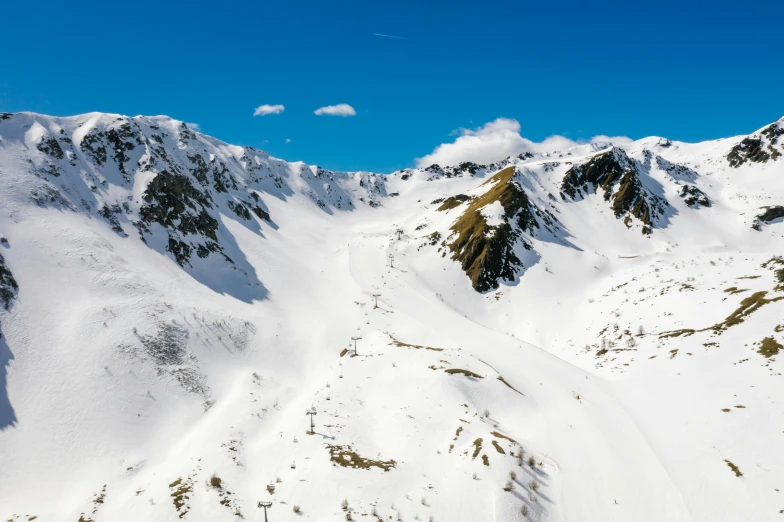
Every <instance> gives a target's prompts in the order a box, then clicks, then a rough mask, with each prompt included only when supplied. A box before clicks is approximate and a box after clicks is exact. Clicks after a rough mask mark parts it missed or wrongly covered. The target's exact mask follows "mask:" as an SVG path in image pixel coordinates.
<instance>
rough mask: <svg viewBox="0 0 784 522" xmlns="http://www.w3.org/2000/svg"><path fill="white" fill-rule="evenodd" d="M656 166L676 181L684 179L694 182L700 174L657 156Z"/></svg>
mask: <svg viewBox="0 0 784 522" xmlns="http://www.w3.org/2000/svg"><path fill="white" fill-rule="evenodd" d="M656 164H657V165H658V166H659V168H660V169H661V170H663V171H664V172H666V173H667V174H669V175H670V176H672V177H673V178H675V179H684V180H690V181H693V180H695V179H696V178H697V176H698V174H697V172H695V171H694V170H692V169H690V168H689V167H687V166H686V165H681V164H680V163H671V162H669V161H667V160H666V159H664V158H662V157H661V156H656Z"/></svg>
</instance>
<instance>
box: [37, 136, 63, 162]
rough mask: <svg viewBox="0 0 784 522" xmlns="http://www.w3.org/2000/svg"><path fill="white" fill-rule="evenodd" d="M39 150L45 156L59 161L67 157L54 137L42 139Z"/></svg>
mask: <svg viewBox="0 0 784 522" xmlns="http://www.w3.org/2000/svg"><path fill="white" fill-rule="evenodd" d="M37 148H38V150H40V151H41V152H43V153H44V154H48V155H49V156H51V157H53V158H55V159H58V160H61V159H63V158H64V157H65V153H64V152H63V149H62V147H60V143H58V142H57V139H56V138H55V137H54V136H49V137H48V138H44V139H42V140H41V142H40V143H38V147H37Z"/></svg>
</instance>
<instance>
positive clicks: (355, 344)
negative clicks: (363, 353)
mask: <svg viewBox="0 0 784 522" xmlns="http://www.w3.org/2000/svg"><path fill="white" fill-rule="evenodd" d="M360 339H362V338H361V337H352V338H351V340H352V341H354V354H356V355H359V354H358V353H357V341H359V340H360Z"/></svg>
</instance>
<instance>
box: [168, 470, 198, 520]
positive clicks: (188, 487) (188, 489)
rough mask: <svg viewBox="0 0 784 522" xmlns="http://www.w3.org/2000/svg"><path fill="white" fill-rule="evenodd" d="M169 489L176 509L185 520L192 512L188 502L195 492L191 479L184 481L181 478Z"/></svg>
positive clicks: (170, 485)
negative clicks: (189, 512)
mask: <svg viewBox="0 0 784 522" xmlns="http://www.w3.org/2000/svg"><path fill="white" fill-rule="evenodd" d="M169 489H170V490H172V492H171V498H172V502H173V503H174V509H176V510H177V512H178V513H179V517H180V518H183V517H184V516H185V515H187V514H188V511H190V508H189V507H188V505H187V501H188V499H190V498H191V497H190V494H191V493H192V492H193V484H192V483H191V482H190V478H188V479H186V480H183V479H182V477H180V478H178V479H177V480H175V481H174V482H172V483H171V484H169Z"/></svg>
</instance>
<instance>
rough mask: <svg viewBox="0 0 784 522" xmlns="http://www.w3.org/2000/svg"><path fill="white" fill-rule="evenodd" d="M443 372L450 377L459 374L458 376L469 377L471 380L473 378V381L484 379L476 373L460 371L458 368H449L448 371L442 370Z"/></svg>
mask: <svg viewBox="0 0 784 522" xmlns="http://www.w3.org/2000/svg"><path fill="white" fill-rule="evenodd" d="M444 371H445V372H446V373H448V374H450V375H455V374H460V375H465V376H466V377H471V378H474V379H484V377H482V376H481V375H479V374H476V373H474V372H472V371H469V370H462V369H460V368H450V369H448V370H444Z"/></svg>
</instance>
